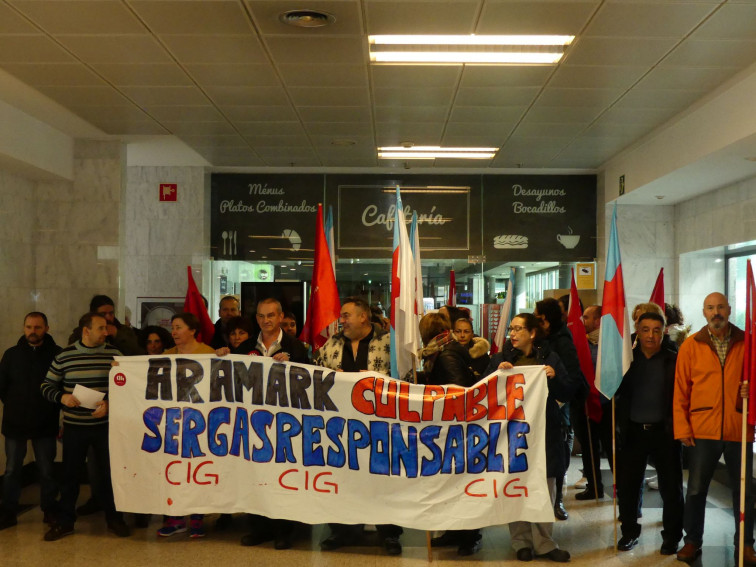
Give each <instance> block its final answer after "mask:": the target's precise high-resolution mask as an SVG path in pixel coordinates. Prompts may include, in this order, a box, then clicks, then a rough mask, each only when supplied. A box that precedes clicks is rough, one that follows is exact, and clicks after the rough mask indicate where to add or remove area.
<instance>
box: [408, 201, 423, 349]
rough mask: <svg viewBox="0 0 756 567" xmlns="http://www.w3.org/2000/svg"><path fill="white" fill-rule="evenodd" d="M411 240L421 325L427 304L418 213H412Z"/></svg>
mask: <svg viewBox="0 0 756 567" xmlns="http://www.w3.org/2000/svg"><path fill="white" fill-rule="evenodd" d="M409 240H410V246H412V260H413V261H414V263H415V305H417V307H416V312H415V315H416V316H417V322H418V324H419V323H420V319H422V318H423V315H425V304H424V303H423V270H422V262H421V260H420V233H419V232H418V229H417V211H412V224H411V225H410V233H409ZM418 348H419V347H418Z"/></svg>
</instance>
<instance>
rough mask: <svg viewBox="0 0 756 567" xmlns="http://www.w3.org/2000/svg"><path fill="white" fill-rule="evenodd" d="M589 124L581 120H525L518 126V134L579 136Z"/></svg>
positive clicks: (531, 135) (560, 136)
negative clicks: (582, 122)
mask: <svg viewBox="0 0 756 567" xmlns="http://www.w3.org/2000/svg"><path fill="white" fill-rule="evenodd" d="M586 126H588V124H587V123H586V124H581V123H579V122H562V123H549V122H523V123H522V124H520V125H519V126H518V127H517V134H518V135H521V136H526V137H543V138H545V137H548V136H556V137H558V138H569V137H572V136H577V135H578V134H579V133H580V132H582V131H583V130H584V129H585V128H586Z"/></svg>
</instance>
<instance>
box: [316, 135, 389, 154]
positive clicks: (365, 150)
mask: <svg viewBox="0 0 756 567" xmlns="http://www.w3.org/2000/svg"><path fill="white" fill-rule="evenodd" d="M310 139H311V140H312V145H313V146H314V147H315V151H317V152H318V155H323V154H328V153H329V152H331V153H333V152H340V151H341V152H344V153H345V154H349V155H351V156H353V157H358V156H365V155H368V156H371V155H372V156H375V154H376V151H377V150H376V149H375V141H374V140H373V137H372V136H353V137H352V138H351V141H352V142H354V145H350V146H338V145H336V144H334V143H333V141H334V138H333V136H311V137H310Z"/></svg>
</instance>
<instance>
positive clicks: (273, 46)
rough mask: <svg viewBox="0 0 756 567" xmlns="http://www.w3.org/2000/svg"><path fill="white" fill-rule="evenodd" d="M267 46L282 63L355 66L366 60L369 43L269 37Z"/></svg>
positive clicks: (357, 40)
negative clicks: (327, 63)
mask: <svg viewBox="0 0 756 567" xmlns="http://www.w3.org/2000/svg"><path fill="white" fill-rule="evenodd" d="M265 43H266V44H267V45H268V48H269V49H270V52H271V54H272V55H273V57H274V58H275V60H276V61H278V62H279V63H283V64H286V63H297V64H302V63H313V64H318V63H322V62H323V61H328V62H329V63H333V64H336V65H356V64H358V63H362V62H364V61H365V50H366V49H367V40H366V39H365V38H360V37H323V36H321V37H301V36H296V37H267V38H266V39H265Z"/></svg>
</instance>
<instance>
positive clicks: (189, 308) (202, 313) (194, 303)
mask: <svg viewBox="0 0 756 567" xmlns="http://www.w3.org/2000/svg"><path fill="white" fill-rule="evenodd" d="M186 275H187V286H186V298H185V299H184V311H185V312H187V313H191V314H193V315H196V316H197V319H199V323H200V328H199V331H197V341H199V342H201V343H205V344H206V345H209V344H210V343H211V342H212V340H213V335H214V334H215V325H213V322H212V321H211V320H210V316H209V315H208V314H207V307H205V300H204V299H202V294H201V293H200V291H199V289H197V284H196V283H194V277H193V276H192V267H191V266H187V267H186Z"/></svg>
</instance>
